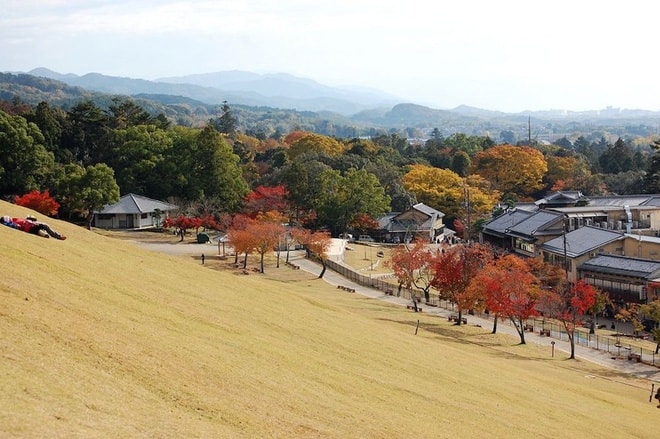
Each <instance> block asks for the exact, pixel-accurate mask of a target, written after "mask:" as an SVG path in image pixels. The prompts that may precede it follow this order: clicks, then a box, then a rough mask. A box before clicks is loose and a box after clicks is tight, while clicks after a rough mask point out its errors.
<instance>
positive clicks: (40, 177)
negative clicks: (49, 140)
mask: <svg viewBox="0 0 660 439" xmlns="http://www.w3.org/2000/svg"><path fill="white" fill-rule="evenodd" d="M54 168H55V158H54V156H53V153H51V152H48V151H47V150H46V148H45V147H44V138H43V136H42V135H41V132H40V131H39V128H38V127H37V125H35V124H34V123H28V122H27V120H25V119H24V118H23V117H20V116H10V115H9V114H7V113H5V112H4V111H2V110H0V195H17V194H24V193H26V192H30V191H32V190H40V189H42V187H43V186H44V185H45V183H46V181H47V180H48V178H49V177H50V176H51V175H52V174H53V172H54Z"/></svg>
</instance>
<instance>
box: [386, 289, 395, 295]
mask: <svg viewBox="0 0 660 439" xmlns="http://www.w3.org/2000/svg"><path fill="white" fill-rule="evenodd" d="M385 295H387V296H394V291H392V290H385Z"/></svg>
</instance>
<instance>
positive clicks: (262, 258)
mask: <svg viewBox="0 0 660 439" xmlns="http://www.w3.org/2000/svg"><path fill="white" fill-rule="evenodd" d="M259 266H260V268H261V272H262V273H263V272H264V253H262V254H261V260H260V261H259Z"/></svg>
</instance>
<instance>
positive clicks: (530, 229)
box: [506, 210, 564, 239]
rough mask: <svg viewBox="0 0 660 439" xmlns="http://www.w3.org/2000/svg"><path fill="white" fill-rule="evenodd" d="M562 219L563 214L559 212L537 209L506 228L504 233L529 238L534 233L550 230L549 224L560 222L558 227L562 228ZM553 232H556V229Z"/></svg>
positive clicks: (543, 232)
mask: <svg viewBox="0 0 660 439" xmlns="http://www.w3.org/2000/svg"><path fill="white" fill-rule="evenodd" d="M563 220H564V215H562V214H561V213H557V212H549V211H546V210H539V211H538V212H535V213H533V214H532V215H530V216H528V217H527V218H525V219H523V220H522V221H520V222H519V223H517V224H515V225H513V226H512V227H510V228H509V229H507V230H506V233H508V234H511V235H514V236H519V237H521V238H527V239H530V238H533V237H534V236H535V235H543V234H547V233H545V232H547V231H551V230H552V227H551V226H553V225H555V224H558V223H559V224H560V227H559V228H558V229H559V230H561V229H562V228H563ZM553 233H554V234H556V233H557V230H555V231H554V232H553Z"/></svg>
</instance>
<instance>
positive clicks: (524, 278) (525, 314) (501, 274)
mask: <svg viewBox="0 0 660 439" xmlns="http://www.w3.org/2000/svg"><path fill="white" fill-rule="evenodd" d="M539 284H540V282H539V280H538V278H537V277H536V276H534V275H533V273H532V272H531V269H530V267H529V265H528V264H527V263H526V262H525V261H524V260H523V259H521V258H519V257H518V256H515V255H505V256H502V257H500V258H497V259H494V260H492V261H490V262H489V263H488V265H487V266H486V267H485V268H484V269H483V270H482V271H480V272H479V273H478V274H477V275H476V276H475V277H474V278H473V279H472V281H471V282H470V285H469V287H468V289H469V290H475V293H474V294H476V295H480V296H482V297H483V298H484V299H485V305H486V308H487V309H488V311H489V312H490V313H491V314H494V321H493V331H492V333H493V334H495V332H496V331H497V320H498V317H499V316H503V317H506V318H508V319H509V320H511V323H513V326H514V327H515V328H516V331H517V332H518V335H519V336H520V344H525V327H524V322H525V321H526V320H527V319H528V318H530V317H532V316H535V315H538V311H537V310H536V305H537V300H538V297H539V291H540V288H539Z"/></svg>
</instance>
